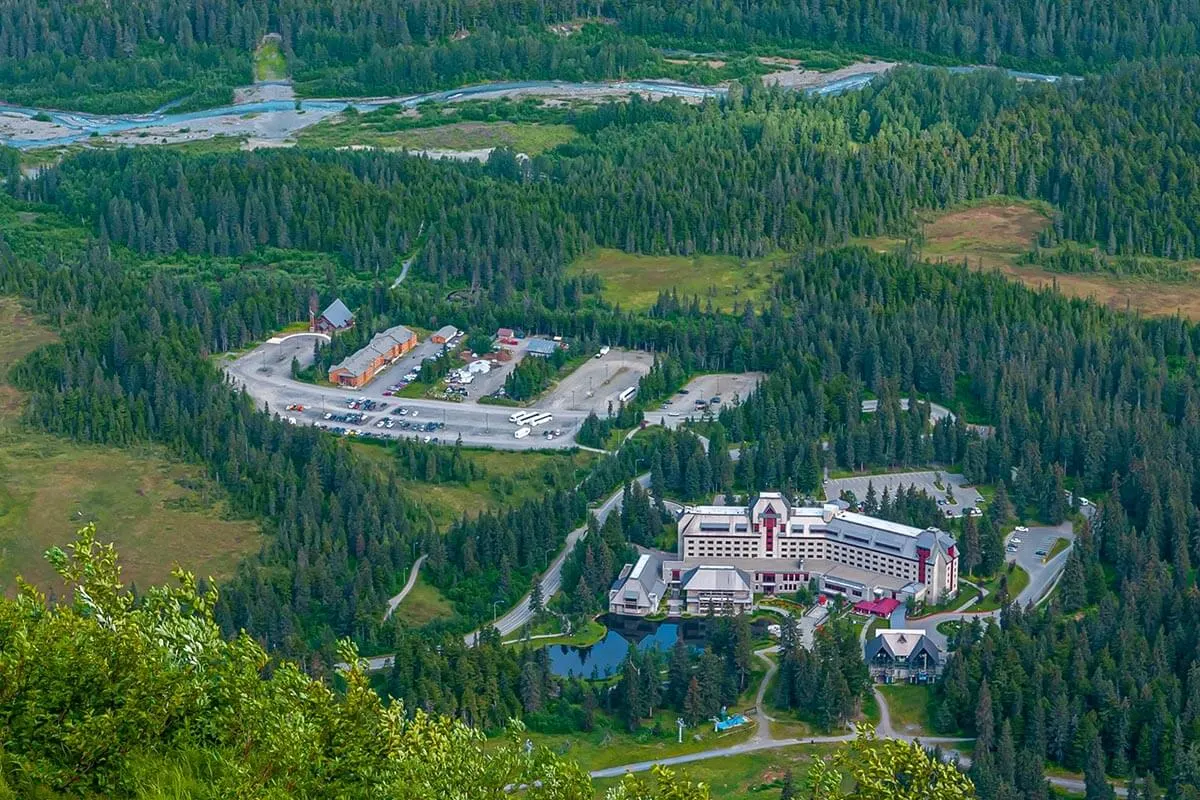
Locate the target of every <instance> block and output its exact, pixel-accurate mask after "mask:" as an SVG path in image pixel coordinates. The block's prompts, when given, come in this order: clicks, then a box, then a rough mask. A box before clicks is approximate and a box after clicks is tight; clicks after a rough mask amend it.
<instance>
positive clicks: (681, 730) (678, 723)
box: [675, 717, 683, 744]
mask: <svg viewBox="0 0 1200 800" xmlns="http://www.w3.org/2000/svg"><path fill="white" fill-rule="evenodd" d="M675 724H676V725H678V726H679V743H680V744H683V717H679V718H678V719H677V720H675Z"/></svg>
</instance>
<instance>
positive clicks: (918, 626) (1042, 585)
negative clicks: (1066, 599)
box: [891, 522, 1075, 650]
mask: <svg viewBox="0 0 1200 800" xmlns="http://www.w3.org/2000/svg"><path fill="white" fill-rule="evenodd" d="M1018 535H1019V536H1021V537H1022V544H1021V547H1020V549H1019V550H1018V551H1017V553H1016V554H1015V555H1014V554H1010V558H1009V562H1010V563H1011V562H1014V561H1015V562H1016V563H1017V564H1018V565H1019V566H1020V567H1021V568H1022V569H1024V570H1025V571H1026V572H1028V573H1029V584H1028V585H1027V586H1026V587H1025V588H1024V589H1022V590H1021V592H1020V593H1019V594H1018V595H1017V597H1016V602H1017V604H1018V605H1021V606H1030V605H1038V604H1039V603H1041V602H1042V601H1043V600H1045V599H1046V598H1047V597H1048V596H1049V593H1050V590H1051V589H1052V588H1053V587H1054V585H1055V584H1056V583H1057V581H1058V578H1059V576H1060V575H1062V571H1063V570H1064V569H1065V568H1066V566H1067V558H1068V557H1069V556H1070V554H1071V549H1072V548H1073V547H1074V546H1075V533H1074V528H1073V526H1072V524H1071V523H1070V522H1064V523H1062V524H1061V525H1056V526H1053V527H1049V526H1048V527H1032V528H1030V529H1029V532H1028V533H1022V534H1018ZM1060 537H1061V538H1063V539H1066V540H1068V541H1069V542H1070V543H1071V544H1070V545H1069V546H1068V547H1067V549H1065V550H1063V551H1062V552H1061V553H1059V554H1058V555H1056V556H1055V557H1054V558H1052V559H1050V560H1049V561H1047V562H1045V563H1042V559H1041V558H1040V557H1039V556H1035V555H1034V551H1035V550H1037V549H1039V547H1042V546H1044V547H1045V549H1046V550H1047V552H1049V550H1050V548H1051V547H1052V546H1053V543H1054V541H1055V540H1056V539H1058V538H1060ZM1043 543H1045V544H1043ZM999 618H1000V612H999V611H971V610H969V609H964V610H962V611H947V612H945V613H942V614H932V615H930V616H928V617H922V618H920V619H908V616H907V608H906V607H905V606H900V607H899V608H897V609H896V611H895V613H893V614H892V621H891V626H892V627H893V628H909V629H912V630H921V631H924V632H925V634H926V635H927V636H929V638H931V639H932V640H933V641H934V643H936V644H937V646H938V647H940V648H942V650H945V649H946V646H947V639H946V635H945V634H944V633H942V632H941V631H939V630H938V629H937V626H938V625H940V624H941V623H943V622H950V621H953V620H971V619H978V620H984V621H989V622H990V621H991V620H993V619H999Z"/></svg>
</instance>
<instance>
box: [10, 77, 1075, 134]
mask: <svg viewBox="0 0 1200 800" xmlns="http://www.w3.org/2000/svg"><path fill="white" fill-rule="evenodd" d="M949 69H950V72H953V73H956V74H965V73H968V72H974V71H976V70H980V69H994V67H982V66H974V67H950V68H949ZM1003 71H1004V72H1005V73H1006V74H1008V75H1009V76H1011V77H1014V78H1017V79H1019V80H1030V81H1044V82H1047V83H1053V82H1055V81H1058V80H1060V77H1059V76H1057V75H1042V74H1038V73H1033V72H1017V71H1013V70H1003ZM879 74H882V73H864V74H861V75H851V76H848V77H845V78H840V79H838V80H835V81H831V82H830V83H827V84H824V85H822V86H816V87H812V88H809V89H806V90H805V91H807V92H808V93H809V94H813V95H819V96H832V95H839V94H842V93H844V92H850V91H855V90H858V89H861V88H863V87H864V86H866V85H867V84H869V83H870V82H871V81H872V80H874V79H875V77H876V76H877V75H879ZM529 89H541V90H561V91H574V92H598V91H601V90H604V89H616V90H623V91H653V92H657V93H659V94H665V95H670V96H673V97H698V98H706V97H722V96H724V95H725V94H726V93H727V90H726V89H724V88H722V87H710V86H691V85H688V84H684V83H674V82H671V81H618V82H615V83H594V82H593V83H567V82H563V81H508V82H501V83H486V84H478V85H475V86H464V87H461V88H458V89H447V90H445V91H441V92H427V93H425V94H415V95H410V96H406V97H393V98H384V99H380V100H346V99H329V100H300V101H299V110H300V111H305V112H310V111H312V112H322V113H337V112H340V111H344V110H345V109H347V108H354V109H356V110H358V111H363V112H366V111H373V110H375V109H378V108H381V107H383V106H387V105H400V106H404V107H413V106H416V105H419V104H421V103H452V102H456V101H458V100H463V99H466V98H470V97H475V96H479V95H494V94H500V95H503V94H508V93H513V92H517V91H521V90H529ZM181 102H183V101H182V100H176V101H174V102H171V103H167V104H166V105H164V106H163V107H162V108H160V109H158V110H157V111H154V112H151V113H149V114H111V115H104V114H85V113H82V112H78V111H60V110H56V109H48V108H30V107H28V106H13V105H7V104H4V103H0V112H8V113H14V114H19V115H21V116H25V117H33V116H35V115H37V114H46V115H47V116H49V117H50V119H51V120H52V121H53V122H55V123H57V124H58V125H61V126H63V127H64V128H67V129H68V130H69V131H70V133H68V134H64V135H62V136H54V137H49V138H40V139H32V138H30V139H16V138H14V139H0V144H5V145H9V146H10V147H16V148H19V149H31V148H36V147H54V146H60V145H67V144H72V143H74V142H78V141H80V140H81V139H86V138H87V137H89V136H92V135H93V134H95V135H99V136H104V135H108V134H113V133H122V132H124V131H130V130H136V129H139V128H150V127H158V126H167V127H185V126H187V124H188V123H191V122H196V121H198V120H206V119H211V118H214V117H223V116H238V117H241V116H245V115H247V114H271V113H280V112H295V111H296V110H297V107H296V101H294V100H264V101H259V102H254V103H244V104H241V105H228V106H219V107H217V108H206V109H204V110H201V111H187V112H183V113H171V109H172V108H174V107H175V106H177V105H179V103H181Z"/></svg>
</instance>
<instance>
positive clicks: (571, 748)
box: [529, 709, 753, 771]
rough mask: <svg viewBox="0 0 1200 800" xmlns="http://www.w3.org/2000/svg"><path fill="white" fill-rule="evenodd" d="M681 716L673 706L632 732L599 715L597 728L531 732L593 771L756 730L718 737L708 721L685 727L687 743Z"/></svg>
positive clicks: (721, 743) (727, 741) (733, 739)
mask: <svg viewBox="0 0 1200 800" xmlns="http://www.w3.org/2000/svg"><path fill="white" fill-rule="evenodd" d="M678 716H679V714H678V713H677V712H675V711H671V710H669V709H668V710H664V711H660V712H658V713H657V714H655V716H654V719H653V720H651V721H648V722H644V723H642V727H641V729H639V730H638V731H637V732H635V733H629V732H628V731H626V730H625V729H624V728H623V727H622V726H621V724H620V722H618V721H616V720H612V719H609V718H608V717H605V716H603V715H599V714H598V715H597V725H596V728H595V730H592V731H588V732H582V731H580V732H577V733H566V734H539V733H530V735H529V738H530V739H532V740H533V741H534V743H535V744H538V745H546V746H547V747H549V748H550V749H551V750H553V751H555V752H556V753H559V754H561V755H563V756H566V757H567V758H570V759H572V760H574V761H577V762H579V764H580V766H582V767H583V768H584V769H586V770H589V771H591V770H595V769H604V768H605V767H615V766H619V765H621V764H632V763H635V762H638V761H652V760H655V759H660V758H667V757H669V756H677V755H682V754H684V753H696V752H699V751H701V750H710V749H712V748H714V747H726V746H729V745H733V744H737V743H738V742H743V741H745V740H746V739H748V738H749V737H750V735H751V731H752V730H753V726H752V725H751V726H746V727H744V728H741V729H739V730H736V731H731V732H729V733H727V734H724V735H722V736H718V735H717V734H716V733H714V732H713V728H712V724H711V723H707V722H706V723H703V724H701V725H699V726H698V727H695V728H691V729H686V730H684V732H683V744H679V743H678V741H677V740H676V728H675V720H676V718H678Z"/></svg>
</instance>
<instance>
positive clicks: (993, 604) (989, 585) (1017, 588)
mask: <svg viewBox="0 0 1200 800" xmlns="http://www.w3.org/2000/svg"><path fill="white" fill-rule="evenodd" d="M1000 575H1007V576H1008V596H1009V598H1010V599H1011V598H1014V597H1016V596H1017V595H1018V594H1020V593H1021V591H1022V590H1023V589H1024V588H1025V587H1026V586H1028V585H1029V573H1028V572H1026V571H1025V570H1023V569H1021V568H1020V567H1019V566H1015V565H1014V566H1013V568H1012V571H1011V572H1010V571H1008V570H1007V568H1006V570H1005V571H1004V572H1002V573H1000V574H997V575H996V576H995V577H994V578H991V579H989V580H986V581H978V583H979V585H980V586H982V587H983V588H985V589H987V590H988V596H987V597H985V598H983V600H981V601H980V602H978V603H976V604H975V605H973V606H971V608H970V609H969V610H971V611H996V610H997V609H999V608H1000V598H999V596H998V595H997V592H998V591H999V589H1000Z"/></svg>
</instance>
